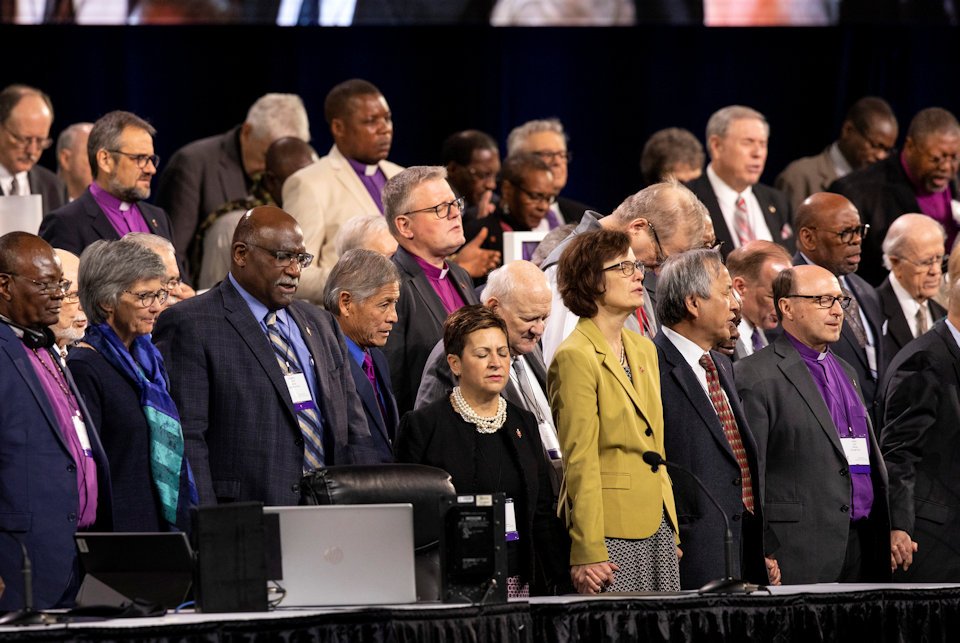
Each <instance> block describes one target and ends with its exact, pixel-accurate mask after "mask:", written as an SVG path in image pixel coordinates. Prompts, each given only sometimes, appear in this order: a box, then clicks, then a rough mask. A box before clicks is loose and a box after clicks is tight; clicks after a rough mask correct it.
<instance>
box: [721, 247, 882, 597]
mask: <svg viewBox="0 0 960 643" xmlns="http://www.w3.org/2000/svg"><path fill="white" fill-rule="evenodd" d="M773 298H774V302H775V304H776V306H777V315H778V317H779V318H780V322H781V325H782V326H783V333H782V334H781V335H780V336H779V337H777V338H776V339H775V340H774V341H773V343H772V344H771V345H770V347H769V348H767V349H765V350H762V351H759V352H757V353H754V354H753V355H750V356H749V357H744V358H743V359H741V360H738V361H737V362H736V363H735V364H734V373H735V375H736V384H737V392H738V393H739V394H740V398H741V399H742V401H743V410H744V414H745V415H746V417H747V422H748V423H749V425H750V430H751V431H752V432H753V435H754V438H755V439H756V441H757V449H758V454H759V459H760V460H761V461H764V460H765V461H766V478H765V481H764V485H763V494H762V495H761V497H762V498H763V499H764V505H763V509H764V513H765V515H766V519H767V523H768V525H769V533H767V534H764V540H765V543H764V544H765V548H767V547H770V546H771V544H772V541H776V543H778V545H777V546H776V547H774V548H772V551H770V552H769V553H768V556H770V557H771V558H774V559H776V560H777V562H778V563H779V566H780V572H781V577H782V580H783V584H784V585H787V584H790V585H793V584H797V583H833V582H882V581H885V580H888V579H889V577H890V520H889V514H888V510H887V474H886V469H885V467H884V464H883V458H882V456H881V454H880V449H879V447H878V446H877V441H876V438H875V435H874V430H873V425H872V423H871V421H870V417H869V414H868V413H867V409H866V406H864V402H863V396H862V395H861V393H860V389H859V386H858V384H857V379H856V376H855V371H854V370H853V369H852V368H851V367H850V365H849V364H847V363H846V362H845V361H844V360H843V359H841V358H840V357H838V356H837V355H836V354H834V352H833V350H832V346H834V345H836V343H837V342H838V341H839V340H840V333H841V326H842V322H843V317H844V313H845V312H847V311H849V300H847V298H846V297H845V296H844V294H843V291H842V290H841V289H840V282H839V281H838V280H837V277H836V275H834V274H833V273H832V272H830V271H829V270H827V269H825V268H821V267H819V266H809V265H808V266H796V267H794V268H788V269H787V270H784V271H783V272H781V273H780V274H779V275H777V277H776V279H774V281H773ZM845 308H846V310H844V309H845Z"/></svg>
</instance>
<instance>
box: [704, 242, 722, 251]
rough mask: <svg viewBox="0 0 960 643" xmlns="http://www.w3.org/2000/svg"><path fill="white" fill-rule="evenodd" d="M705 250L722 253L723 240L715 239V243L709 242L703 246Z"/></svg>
mask: <svg viewBox="0 0 960 643" xmlns="http://www.w3.org/2000/svg"><path fill="white" fill-rule="evenodd" d="M703 247H704V249H706V250H715V251H716V252H720V250H722V249H723V240H718V239H714V240H713V242H710V241H707V242H706V243H704V244H703Z"/></svg>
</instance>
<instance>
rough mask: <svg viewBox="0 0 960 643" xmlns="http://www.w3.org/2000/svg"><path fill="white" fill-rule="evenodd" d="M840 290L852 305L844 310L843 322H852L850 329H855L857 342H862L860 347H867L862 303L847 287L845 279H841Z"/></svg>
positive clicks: (854, 333)
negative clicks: (858, 301) (861, 308)
mask: <svg viewBox="0 0 960 643" xmlns="http://www.w3.org/2000/svg"><path fill="white" fill-rule="evenodd" d="M840 290H841V291H842V292H843V296H844V297H849V298H850V305H849V306H847V309H846V310H845V311H843V323H845V324H846V323H849V324H850V329H851V330H853V335H854V337H856V338H857V343H858V344H860V348H866V346H867V332H866V331H865V330H864V329H863V320H862V319H860V304H859V303H857V298H856V297H854V296H853V293H851V292H850V291H849V290H848V289H847V286H846V284H844V283H843V280H840Z"/></svg>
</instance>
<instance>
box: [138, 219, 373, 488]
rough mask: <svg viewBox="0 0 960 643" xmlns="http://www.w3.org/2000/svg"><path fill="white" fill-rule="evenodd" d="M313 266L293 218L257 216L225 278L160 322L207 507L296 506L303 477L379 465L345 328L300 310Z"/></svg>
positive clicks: (247, 224) (237, 239) (246, 226)
mask: <svg viewBox="0 0 960 643" xmlns="http://www.w3.org/2000/svg"><path fill="white" fill-rule="evenodd" d="M312 258H313V257H312V256H310V255H308V254H306V253H305V252H304V246H303V233H301V232H300V228H299V226H297V224H296V221H295V220H294V219H293V217H291V216H290V215H288V214H287V213H286V212H284V211H283V210H280V209H279V208H276V207H273V206H261V207H258V208H254V209H253V210H250V212H248V213H247V214H246V215H244V217H243V218H242V219H241V220H240V223H239V224H237V230H236V232H235V234H234V243H233V263H232V265H231V268H230V274H229V275H228V276H227V278H226V279H224V280H223V281H222V282H220V283H219V284H218V285H216V286H214V287H213V288H212V289H211V290H210V291H208V292H206V293H204V294H203V295H200V296H198V297H194V298H193V299H188V300H186V301H184V302H181V303H179V304H177V305H176V306H173V307H171V308H168V309H167V310H165V311H164V312H163V313H161V314H160V317H159V319H158V321H157V326H156V330H155V331H154V333H153V338H154V341H155V342H156V344H157V346H158V347H159V348H160V351H161V352H162V353H163V357H164V360H165V362H166V365H167V371H168V373H169V374H170V386H171V392H172V394H173V399H174V401H175V402H176V403H177V408H178V409H179V411H180V418H181V423H182V425H183V434H184V441H185V444H184V446H185V452H186V455H187V459H188V460H189V461H190V465H191V466H192V467H193V472H194V475H195V477H196V482H197V490H198V491H199V493H200V502H201V504H210V503H217V502H233V501H257V502H262V503H264V504H267V505H295V504H297V503H298V502H299V500H300V478H301V476H302V474H303V473H304V472H307V471H311V470H313V469H316V468H319V467H322V466H329V465H335V464H354V463H367V462H377V461H378V458H377V454H376V451H375V450H374V449H373V445H372V442H371V437H370V432H369V430H368V429H367V422H366V420H365V419H364V415H363V407H362V405H361V403H360V398H359V396H358V395H357V391H356V388H355V386H354V384H353V378H352V377H351V376H350V371H349V368H348V366H347V360H348V359H349V356H348V355H347V350H346V347H345V346H344V342H343V335H342V333H341V332H340V329H339V327H338V326H337V324H336V322H335V321H334V319H333V316H332V315H330V313H327V312H325V311H321V310H318V309H317V308H316V307H314V306H311V305H309V304H306V303H303V302H299V301H294V295H295V293H296V291H297V283H298V281H299V277H300V271H301V270H302V266H303V265H304V264H308V263H309V262H310V261H311V260H312Z"/></svg>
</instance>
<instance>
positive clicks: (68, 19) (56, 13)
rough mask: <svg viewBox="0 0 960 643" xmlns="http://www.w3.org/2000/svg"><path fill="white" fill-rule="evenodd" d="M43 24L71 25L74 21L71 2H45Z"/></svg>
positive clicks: (71, 0)
mask: <svg viewBox="0 0 960 643" xmlns="http://www.w3.org/2000/svg"><path fill="white" fill-rule="evenodd" d="M43 14H44V15H43V22H44V24H61V25H63V24H71V23H73V22H75V21H76V15H75V14H74V11H73V0H47V6H46V9H45V10H44V12H43Z"/></svg>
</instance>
